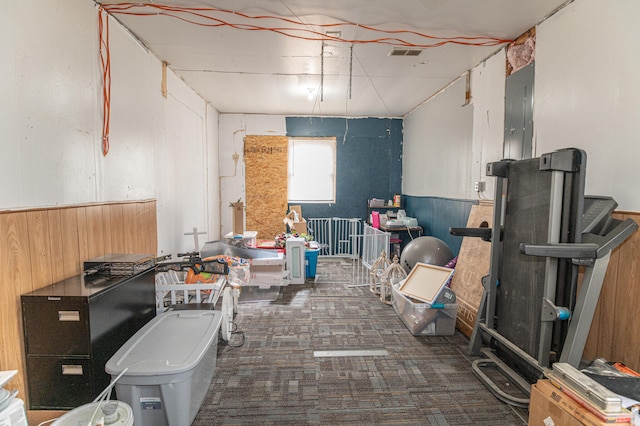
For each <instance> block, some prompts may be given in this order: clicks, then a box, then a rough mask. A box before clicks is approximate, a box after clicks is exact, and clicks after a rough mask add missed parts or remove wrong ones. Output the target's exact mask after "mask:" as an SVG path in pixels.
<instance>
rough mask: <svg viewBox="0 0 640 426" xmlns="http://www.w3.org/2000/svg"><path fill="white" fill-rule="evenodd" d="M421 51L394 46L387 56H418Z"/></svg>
mask: <svg viewBox="0 0 640 426" xmlns="http://www.w3.org/2000/svg"><path fill="white" fill-rule="evenodd" d="M421 53H422V50H421V49H400V48H397V47H396V48H394V49H393V50H392V51H391V52H389V56H418V55H420V54H421Z"/></svg>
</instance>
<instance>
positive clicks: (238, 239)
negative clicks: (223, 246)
mask: <svg viewBox="0 0 640 426" xmlns="http://www.w3.org/2000/svg"><path fill="white" fill-rule="evenodd" d="M224 242H225V243H227V244H231V245H233V246H238V247H251V248H256V245H257V244H258V231H244V233H243V234H237V235H235V234H234V233H233V232H229V233H228V234H225V236H224Z"/></svg>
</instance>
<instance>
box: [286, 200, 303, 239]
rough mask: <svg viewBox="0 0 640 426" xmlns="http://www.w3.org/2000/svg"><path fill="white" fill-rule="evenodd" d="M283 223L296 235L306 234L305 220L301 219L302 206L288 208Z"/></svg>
mask: <svg viewBox="0 0 640 426" xmlns="http://www.w3.org/2000/svg"><path fill="white" fill-rule="evenodd" d="M283 222H284V223H285V224H286V225H287V226H288V227H289V229H291V230H292V231H294V230H295V231H296V232H297V233H298V234H307V220H306V219H305V218H304V217H302V206H289V213H288V214H287V215H286V216H285V218H284V220H283Z"/></svg>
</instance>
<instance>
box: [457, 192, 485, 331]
mask: <svg viewBox="0 0 640 426" xmlns="http://www.w3.org/2000/svg"><path fill="white" fill-rule="evenodd" d="M492 217H493V204H492V203H482V204H478V205H475V206H471V212H470V213H469V219H468V221H467V228H480V227H481V224H482V223H483V222H486V223H487V226H488V227H489V228H491V227H492ZM490 261H491V243H489V242H486V241H483V240H482V239H481V238H476V237H464V238H463V239H462V245H461V246H460V253H459V254H458V262H457V264H456V270H455V273H454V274H453V277H452V279H451V289H452V290H453V292H454V293H455V294H456V300H457V302H458V306H459V308H458V317H457V320H456V327H457V328H458V329H459V330H460V331H461V332H462V333H464V334H465V335H466V336H467V337H470V336H471V332H472V331H473V326H474V325H475V323H476V317H477V315H478V307H479V306H480V300H481V299H482V293H483V287H482V277H484V276H485V275H487V274H488V273H489V263H490Z"/></svg>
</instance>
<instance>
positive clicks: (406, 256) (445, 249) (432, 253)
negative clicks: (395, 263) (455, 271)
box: [400, 236, 453, 273]
mask: <svg viewBox="0 0 640 426" xmlns="http://www.w3.org/2000/svg"><path fill="white" fill-rule="evenodd" d="M451 259H453V252H452V251H451V249H450V248H449V246H448V245H447V243H445V242H444V241H442V240H441V239H439V238H436V237H430V236H424V237H418V238H415V239H413V240H411V241H410V242H409V243H408V244H407V245H406V246H405V248H404V249H403V250H402V253H401V254H400V264H401V265H402V266H403V267H404V269H405V270H406V271H407V273H409V272H410V271H411V269H413V267H414V266H415V264H416V263H426V264H428V265H436V266H444V265H446V264H447V263H448V262H449V261H450V260H451Z"/></svg>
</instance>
